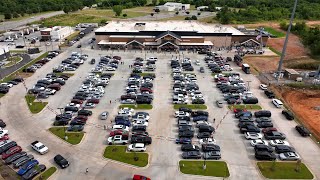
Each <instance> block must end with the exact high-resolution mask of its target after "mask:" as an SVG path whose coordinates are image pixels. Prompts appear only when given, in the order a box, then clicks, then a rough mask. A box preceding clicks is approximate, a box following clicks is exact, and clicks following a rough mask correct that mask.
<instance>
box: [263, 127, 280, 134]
mask: <svg viewBox="0 0 320 180" xmlns="http://www.w3.org/2000/svg"><path fill="white" fill-rule="evenodd" d="M272 131H278V130H277V128H273V127H269V128H264V129H262V133H263V134H264V133H268V132H272Z"/></svg>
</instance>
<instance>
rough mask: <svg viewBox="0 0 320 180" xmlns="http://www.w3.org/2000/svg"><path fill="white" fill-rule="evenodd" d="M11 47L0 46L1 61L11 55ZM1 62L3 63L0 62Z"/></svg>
mask: <svg viewBox="0 0 320 180" xmlns="http://www.w3.org/2000/svg"><path fill="white" fill-rule="evenodd" d="M9 55H10V54H9V47H8V46H0V61H2V60H4V59H6V58H7V57H9ZM0 64H2V63H1V62H0ZM2 65H3V64H2Z"/></svg>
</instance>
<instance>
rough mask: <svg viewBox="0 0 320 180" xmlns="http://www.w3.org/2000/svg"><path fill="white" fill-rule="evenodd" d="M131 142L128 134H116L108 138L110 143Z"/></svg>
mask: <svg viewBox="0 0 320 180" xmlns="http://www.w3.org/2000/svg"><path fill="white" fill-rule="evenodd" d="M128 142H129V138H128V136H122V135H116V136H113V137H109V138H108V144H109V145H112V144H123V145H125V144H127V143H128Z"/></svg>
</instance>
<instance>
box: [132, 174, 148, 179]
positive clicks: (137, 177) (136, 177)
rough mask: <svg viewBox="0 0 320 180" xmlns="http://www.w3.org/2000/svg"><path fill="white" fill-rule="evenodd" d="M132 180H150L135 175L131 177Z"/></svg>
mask: <svg viewBox="0 0 320 180" xmlns="http://www.w3.org/2000/svg"><path fill="white" fill-rule="evenodd" d="M132 180H151V179H150V178H148V177H145V176H142V175H137V174H135V175H133V178H132Z"/></svg>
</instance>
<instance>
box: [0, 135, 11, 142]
mask: <svg viewBox="0 0 320 180" xmlns="http://www.w3.org/2000/svg"><path fill="white" fill-rule="evenodd" d="M5 140H9V135H8V134H6V135H4V136H2V138H0V141H5Z"/></svg>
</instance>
